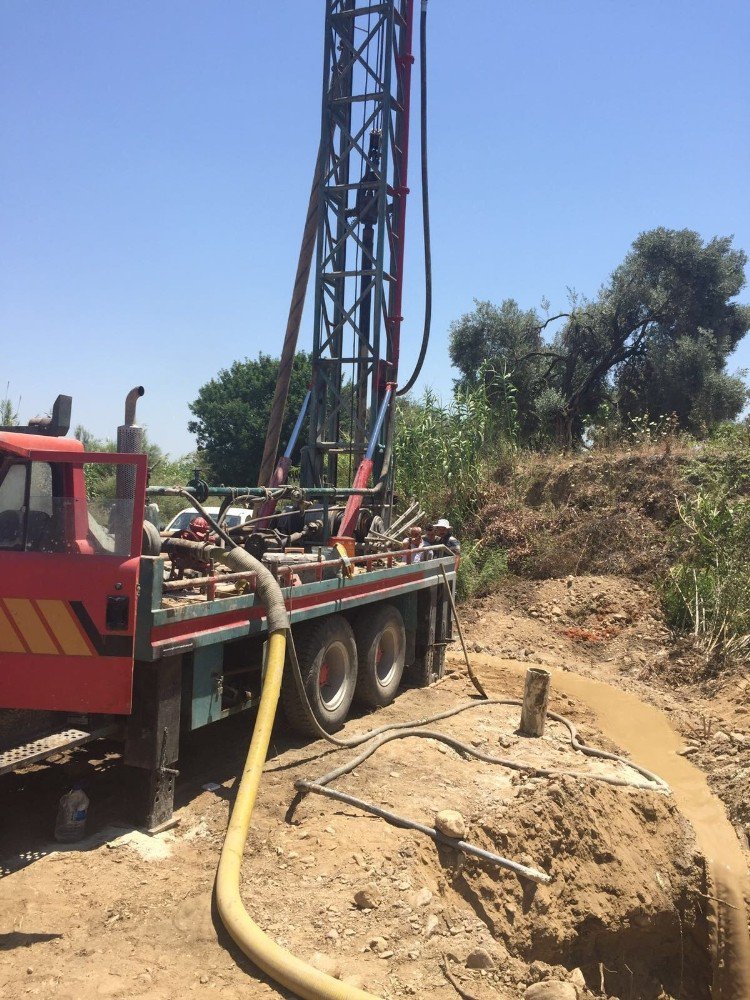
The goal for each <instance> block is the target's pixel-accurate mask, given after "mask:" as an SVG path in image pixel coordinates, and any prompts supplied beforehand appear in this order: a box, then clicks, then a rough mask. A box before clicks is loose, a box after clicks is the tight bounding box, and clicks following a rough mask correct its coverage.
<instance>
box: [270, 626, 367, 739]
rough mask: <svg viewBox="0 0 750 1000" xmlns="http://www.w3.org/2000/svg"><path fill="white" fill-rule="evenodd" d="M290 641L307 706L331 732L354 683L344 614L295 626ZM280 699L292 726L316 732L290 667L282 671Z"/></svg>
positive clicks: (348, 701)
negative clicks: (293, 645) (297, 662)
mask: <svg viewBox="0 0 750 1000" xmlns="http://www.w3.org/2000/svg"><path fill="white" fill-rule="evenodd" d="M294 641H295V646H296V648H297V658H298V659H299V665H300V670H301V672H302V678H303V680H304V682H305V691H306V692H307V697H308V700H309V702H310V707H311V708H312V710H313V714H314V716H315V718H316V719H317V720H318V722H319V723H320V725H321V726H322V727H323V729H325V731H326V732H327V733H333V732H335V731H336V730H337V729H340V728H341V727H342V726H343V724H344V721H345V719H346V716H347V714H348V712H349V708H350V706H351V703H352V699H353V697H354V691H355V688H356V685H357V644H356V642H355V641H354V633H353V632H352V629H351V626H350V625H349V622H348V621H347V620H346V618H343V617H342V616H341V615H334V616H333V617H332V618H324V619H323V620H322V621H320V622H314V623H313V624H311V625H306V626H302V627H301V628H299V629H295V635H294ZM281 701H282V705H283V706H284V714H285V715H286V718H287V722H288V723H289V725H290V726H291V727H292V729H295V730H296V731H297V732H299V733H308V734H310V735H312V736H315V735H317V734H316V732H315V729H314V728H313V726H312V723H311V722H310V719H309V718H308V716H307V712H306V711H305V708H304V706H303V705H302V702H301V701H300V697H299V694H298V693H297V685H296V684H295V682H294V676H293V675H292V671H291V668H290V667H287V669H286V670H285V671H284V683H283V685H282V689H281Z"/></svg>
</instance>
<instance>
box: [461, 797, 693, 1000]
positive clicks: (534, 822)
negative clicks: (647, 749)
mask: <svg viewBox="0 0 750 1000" xmlns="http://www.w3.org/2000/svg"><path fill="white" fill-rule="evenodd" d="M479 826H480V828H481V831H482V840H483V841H484V843H485V844H486V845H489V846H491V847H492V848H494V849H496V850H504V851H506V852H510V853H511V854H516V853H522V852H523V851H526V852H528V854H529V855H530V856H532V857H534V858H538V859H540V860H541V864H542V867H544V868H545V869H547V870H549V871H550V873H552V874H553V876H554V881H553V883H552V884H551V885H550V886H539V887H533V886H526V887H524V888H523V889H521V887H519V886H517V885H512V884H511V883H512V881H513V880H512V879H511V878H509V877H508V876H507V875H505V874H500V873H498V872H497V871H493V870H491V869H489V868H486V867H481V868H480V867H479V866H467V869H466V870H465V871H464V873H462V876H461V878H462V880H463V883H464V886H465V888H464V894H465V895H466V896H467V898H469V899H470V900H471V901H472V902H473V904H474V905H475V907H477V909H478V911H479V912H481V914H482V915H483V917H484V919H485V920H486V921H487V923H488V925H489V926H490V927H491V929H492V932H493V935H494V936H495V937H496V938H499V939H500V940H502V941H503V942H504V943H505V945H506V947H507V948H508V950H509V951H511V952H512V953H513V954H516V955H520V956H521V957H522V958H524V959H526V960H527V961H531V962H533V961H535V960H536V961H543V962H545V963H548V964H549V965H553V966H554V965H557V964H560V963H564V964H566V965H568V966H570V965H571V964H573V965H575V966H578V967H579V968H580V969H581V970H582V972H583V974H584V976H585V978H586V981H587V983H588V984H589V986H590V987H592V988H596V987H598V986H599V984H600V981H601V978H600V977H601V975H602V963H603V967H604V969H606V975H605V982H606V988H607V992H608V993H609V994H615V995H617V996H638V997H642V998H644V1000H650V998H656V997H659V996H661V995H662V992H661V991H662V989H664V990H665V991H666V992H667V993H668V994H673V995H674V996H685V997H687V996H695V997H698V996H703V995H705V992H706V985H707V982H706V974H707V969H706V966H705V960H704V958H703V957H702V956H703V955H704V954H705V945H706V939H705V930H704V926H703V920H702V917H701V914H700V909H701V907H700V905H699V897H698V896H697V895H696V892H700V891H702V875H701V874H700V868H699V867H698V866H696V858H695V856H694V853H693V845H692V840H691V837H690V835H688V834H687V831H686V828H685V826H684V824H683V822H682V821H681V820H680V819H679V817H678V815H677V812H676V807H675V806H674V803H673V802H672V801H671V800H670V799H668V798H665V797H661V796H659V797H655V796H654V795H653V794H649V793H644V792H637V791H629V792H626V794H625V795H624V796H623V794H622V790H621V789H615V788H611V787H609V786H603V785H594V784H591V785H586V786H585V787H582V786H581V785H580V783H578V782H576V781H575V780H573V779H570V778H561V779H559V780H557V781H553V782H550V783H546V784H545V786H544V787H540V786H539V784H538V783H537V782H534V781H531V782H529V781H528V780H523V779H521V780H520V781H519V782H518V788H517V793H516V796H515V798H514V800H512V801H507V802H504V803H502V804H501V805H500V806H499V807H495V808H491V809H489V810H488V811H487V813H486V814H485V815H484V816H483V817H482V818H481V820H480V821H479ZM519 890H520V891H519ZM681 947H682V948H684V952H685V954H684V956H683V958H682V959H680V949H681ZM681 961H683V962H685V963H686V965H685V967H684V968H681ZM683 977H684V981H687V982H689V983H691V986H690V988H689V990H688V992H686V991H685V989H684V982H683Z"/></svg>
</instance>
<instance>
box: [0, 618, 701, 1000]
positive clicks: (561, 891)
mask: <svg viewBox="0 0 750 1000" xmlns="http://www.w3.org/2000/svg"><path fill="white" fill-rule="evenodd" d="M483 613H484V614H487V613H488V612H487V610H486V609H485V611H484V612H483V611H482V610H481V609H479V611H478V614H479V615H480V617H481V615H482V614H483ZM529 620H530V621H534V620H533V619H529ZM472 629H473V630H474V634H475V635H477V634H480V632H481V634H482V635H483V636H485V638H486V637H487V636H488V634H490V633H493V638H494V626H493V627H490V626H489V625H488V624H487V623H486V622H485V623H482V624H481V625H480V624H479V622H478V621H477V622H475V623H474V624H473V625H472ZM472 642H478V640H477V639H472ZM483 670H485V671H488V670H490V671H491V676H490V675H489V674H488V680H489V681H490V686H491V689H492V692H493V695H495V696H501V697H502V696H510V697H517V696H518V695H519V694H520V690H521V683H522V679H521V678H520V677H519V675H518V674H517V673H514V672H510V671H506V670H505V669H504V668H503V666H502V664H500V663H499V662H497V661H495V662H494V663H493V664H492V665H491V667H488V666H487V665H486V664H485V665H484V666H483ZM471 695H472V689H471V688H470V687H469V686H468V685H467V683H466V681H465V678H464V675H463V672H462V671H461V669H460V667H459V666H458V664H456V663H454V664H452V665H451V673H450V675H449V676H448V677H447V678H446V679H445V680H444V681H443V682H441V683H440V684H439V685H438V686H437V687H435V688H433V689H430V690H421V691H417V690H412V691H408V692H405V693H404V694H403V695H401V696H400V697H399V699H398V701H397V702H396V704H394V705H393V706H391V707H390V708H389V709H386V710H384V711H383V712H381V713H379V715H378V717H377V722H378V724H382V723H385V722H387V721H395V720H401V719H407V718H418V717H421V716H423V715H425V714H428V713H430V714H431V713H433V712H439V711H441V710H444V709H446V708H448V707H452V706H453V705H455V704H457V703H458V702H460V701H465V700H467V699H470V698H471ZM551 707H552V708H553V709H555V710H556V711H558V712H560V713H562V714H564V715H566V716H568V717H569V718H571V719H572V720H573V721H575V722H576V724H577V725H578V726H579V728H580V731H581V734H582V736H583V737H584V738H585V740H586V741H587V742H589V743H591V744H594V745H600V746H603V747H605V748H609V749H615V748H614V746H613V745H612V744H611V743H609V742H608V741H607V740H606V739H605V738H604V737H602V736H601V735H600V734H599V733H598V732H597V731H596V728H595V726H594V725H593V724H592V717H591V713H590V712H589V711H588V710H587V709H586V708H584V706H583V705H582V704H581V703H579V702H578V701H576V700H575V699H574V698H570V697H569V696H567V695H564V694H560V693H556V692H553V696H552V702H551ZM248 721H249V720H247V719H242V718H239V719H232V720H228V721H227V722H226V723H222V724H220V725H217V726H213V727H209V728H208V729H207V730H206V731H205V732H199V733H196V734H194V735H193V736H192V737H191V738H190V739H189V740H188V741H187V744H186V748H185V751H184V753H183V756H182V758H181V760H180V769H181V777H180V781H179V786H178V794H179V802H178V805H179V810H178V816H179V819H180V825H179V826H178V827H177V828H176V829H175V830H174V831H170V832H167V833H165V834H161V835H159V836H157V837H155V838H148V837H145V836H144V835H141V834H140V833H138V832H133V831H132V828H129V827H128V825H127V818H128V812H129V810H130V808H131V806H132V798H133V796H134V794H135V788H134V786H133V784H132V782H130V783H128V781H125V782H124V783H123V777H124V775H123V772H122V769H121V767H120V765H119V763H118V762H117V760H116V758H114V757H113V756H111V755H109V754H103V753H102V748H101V747H100V748H98V749H99V752H98V755H97V756H94V757H92V756H90V755H87V754H86V753H84V752H83V751H79V752H77V753H75V754H73V755H72V756H71V758H70V759H69V761H68V762H67V764H64V765H63V766H60V765H57V766H52V765H50V766H40V767H37V768H33V769H29V770H28V771H26V772H24V773H22V774H17V775H13V776H9V778H8V779H7V780H4V781H3V782H2V784H0V809H2V813H3V816H4V817H5V818H6V822H5V825H4V829H3V832H2V834H1V835H0V858H2V860H3V862H4V864H5V866H6V872H7V875H6V877H5V878H4V879H2V881H0V920H1V921H2V924H1V925H0V986H2V990H3V993H4V994H5V995H12V994H24V995H30V996H39V997H53V996H54V997H56V998H58V1000H86V998H89V997H99V996H111V997H128V998H129V997H134V998H144V1000H167V998H170V997H172V996H175V995H182V994H185V993H189V994H191V995H195V996H200V997H203V996H205V997H210V996H215V995H218V994H219V993H220V994H221V995H222V997H227V998H233V997H237V998H239V997H247V996H264V995H268V996H276V995H284V994H283V992H279V991H278V990H276V989H275V987H273V986H272V985H271V984H269V983H267V982H265V981H263V980H262V979H261V978H258V975H257V972H256V970H254V969H253V968H252V966H251V965H250V963H248V962H247V961H246V960H245V959H244V957H242V956H241V955H239V953H238V952H237V950H236V949H235V948H234V946H233V945H232V944H231V942H229V941H228V939H227V937H226V935H225V934H224V933H223V932H222V931H221V929H220V927H219V925H218V922H217V921H216V918H215V914H214V913H213V911H212V905H211V887H212V882H213V876H214V872H215V866H216V862H217V859H218V852H219V847H220V843H221V840H222V837H223V833H224V829H225V826H226V821H227V815H228V810H229V803H230V800H231V797H232V789H233V787H234V777H233V776H234V775H235V774H236V773H237V772H238V771H239V769H240V767H241V763H242V759H243V755H244V751H245V749H246V743H247V737H248ZM370 724H371V720H370V719H369V718H362V719H359V720H357V719H354V720H353V721H351V722H350V723H349V724H348V726H347V730H346V731H347V732H349V733H354V732H358V731H362V730H363V729H365V728H369V726H370ZM517 725H518V709H517V708H510V707H504V706H486V705H481V706H480V707H478V708H476V709H472V710H471V711H467V712H465V713H463V714H461V715H458V716H456V717H454V718H452V719H450V720H445V721H443V722H441V723H440V724H439V728H440V729H442V730H443V731H445V732H448V733H450V734H452V735H454V736H456V737H458V738H459V739H461V740H462V741H464V742H467V743H470V744H473V745H475V746H477V747H479V748H481V749H483V750H485V751H486V752H489V753H494V754H501V755H504V756H507V757H510V758H513V759H516V760H518V761H526V762H529V763H533V764H535V765H538V766H544V767H552V768H555V769H559V770H561V771H564V770H571V769H574V770H577V771H584V772H587V773H589V774H592V775H593V774H610V775H613V774H620V775H623V774H633V776H634V777H637V776H636V775H634V773H633V772H632V770H631V769H629V768H626V767H624V766H623V765H620V764H612V763H609V762H601V761H593V760H591V759H589V758H585V757H583V756H582V755H581V754H580V753H577V752H575V751H573V750H572V749H571V747H570V745H569V742H568V739H567V735H566V731H565V729H564V728H563V727H562V726H560V725H559V724H556V723H550V724H549V725H548V728H547V730H546V732H545V736H544V737H543V738H542V739H540V740H530V739H524V738H521V737H519V736H518V735H517V733H516V728H517ZM90 753H91V751H90ZM351 754H352V751H340V750H332V748H330V747H329V746H328V745H325V744H322V743H313V744H310V745H304V746H302V745H300V744H295V743H290V742H289V741H288V740H287V739H286V738H285V737H284V735H283V732H282V731H281V729H279V732H278V734H277V737H276V738H275V740H274V743H273V746H272V753H271V757H270V759H269V763H268V766H267V771H266V775H265V778H264V782H263V785H262V788H261V794H260V798H259V802H258V806H257V812H256V818H255V820H254V824H253V829H252V831H251V836H250V840H249V842H248V848H247V852H246V860H245V864H244V868H243V893H244V897H245V900H246V902H247V904H248V907H249V909H250V912H251V913H252V914H253V916H254V917H255V919H256V920H257V921H258V922H259V923H260V925H261V926H262V927H264V929H266V930H267V931H268V932H269V933H270V934H271V935H272V936H273V937H274V938H275V939H276V940H277V941H279V942H280V943H281V944H284V945H286V946H288V947H289V948H290V949H291V950H292V951H294V952H295V953H297V954H299V955H300V956H301V957H303V958H308V959H309V958H313V960H314V961H315V962H316V964H319V965H321V966H323V967H325V968H327V969H330V971H332V972H334V973H335V974H338V975H339V976H341V977H342V978H345V977H347V976H350V977H354V981H356V982H359V983H360V984H364V985H365V986H366V987H367V988H368V989H369V990H371V991H372V992H374V993H375V994H376V995H380V996H383V997H389V998H390V997H393V998H396V997H403V996H410V995H414V996H425V997H427V996H429V997H436V998H438V1000H441V998H445V1000H448V998H454V997H456V996H458V995H462V996H464V997H475V998H476V1000H484V998H490V997H498V998H508V1000H509V998H511V997H512V998H518V997H523V996H524V993H525V991H526V990H527V989H528V988H529V987H530V986H532V985H533V984H535V983H544V984H546V986H545V990H546V994H545V992H544V990H543V991H542V993H539V994H538V996H540V997H541V996H543V995H546V996H548V997H550V998H552V997H553V996H556V995H557V996H565V997H567V996H571V997H573V996H578V997H583V996H591V995H594V996H602V995H608V996H610V997H617V998H622V1000H631V998H632V1000H637V998H643V1000H656V998H657V997H674V998H678V997H679V998H680V1000H702V998H705V997H707V996H708V995H709V985H708V983H709V976H710V963H709V960H708V952H707V926H706V919H705V915H706V908H705V901H706V893H707V882H706V873H705V868H704V864H703V861H702V858H701V856H700V854H699V853H698V852H697V850H696V843H695V839H694V836H693V832H692V830H691V829H690V827H689V825H688V824H687V822H686V821H685V820H684V819H683V818H682V816H681V815H680V813H679V812H678V810H677V807H676V805H675V802H674V800H673V799H672V798H671V797H669V796H665V795H664V794H662V793H660V792H654V791H645V790H636V789H632V788H621V787H613V786H610V785H607V784H603V783H601V782H597V781H594V780H592V779H590V778H587V777H577V778H574V777H568V776H562V775H561V776H559V777H555V778H552V779H546V778H545V779H542V778H536V777H530V776H528V775H525V774H519V773H516V772H513V771H510V770H507V769H505V768H502V767H498V766H495V765H489V764H485V763H482V762H479V761H477V760H476V759H463V758H462V757H460V756H459V755H458V754H457V753H455V752H454V751H453V750H450V749H448V748H446V747H444V746H441V745H438V744H437V743H434V742H432V741H427V740H419V741H416V740H399V741H396V742H393V743H389V744H388V745H386V746H385V747H383V748H382V749H381V750H380V751H378V753H377V754H376V755H375V756H374V757H372V758H370V760H368V761H367V762H365V763H364V764H362V765H361V766H360V767H358V769H357V770H356V772H355V773H354V774H352V775H349V776H346V777H345V778H342V779H340V780H339V781H338V782H337V787H339V788H340V789H342V790H345V791H349V792H350V793H351V794H354V795H357V796H359V797H362V798H366V799H370V800H371V801H374V802H376V803H378V804H380V805H383V806H386V807H388V808H391V809H393V810H395V811H397V812H401V813H404V814H407V815H409V816H410V817H412V818H414V819H417V820H420V821H421V822H423V823H425V824H427V825H431V824H432V822H433V820H434V816H435V813H436V812H437V811H438V810H442V809H446V808H450V809H455V810H458V811H460V812H461V813H462V815H463V816H464V818H465V821H466V825H467V839H468V840H470V841H472V842H474V843H476V844H478V845H479V846H481V847H484V848H486V849H487V850H490V851H493V852H497V853H500V854H503V855H505V856H508V857H510V858H512V859H514V860H518V861H521V862H522V863H525V864H532V865H534V866H537V867H539V868H541V869H542V870H543V871H545V872H547V873H549V874H550V875H551V876H552V881H551V883H550V884H549V885H544V886H536V885H534V884H532V883H529V882H526V881H524V880H522V879H520V878H519V877H518V876H516V875H514V874H512V873H510V872H508V871H506V870H504V869H501V868H498V867H497V866H495V865H493V864H491V863H489V862H485V861H479V860H474V859H470V858H467V857H465V856H463V855H458V854H456V853H455V852H454V851H453V850H452V849H448V848H443V847H441V848H438V847H436V846H435V845H434V844H433V843H432V842H431V841H430V840H428V839H426V838H425V837H424V836H423V835H420V834H418V833H416V832H413V831H406V830H400V829H396V828H394V827H392V826H389V825H386V824H385V823H384V822H383V821H382V820H380V819H377V818H375V817H372V816H369V815H366V814H363V813H362V812H360V811H359V810H357V809H354V808H351V807H349V806H345V805H341V804H340V803H335V802H332V801H330V800H328V799H323V798H320V797H317V796H312V795H311V796H308V797H307V798H305V799H303V800H302V802H300V803H299V804H298V805H297V806H296V808H295V809H294V810H293V811H292V812H291V813H290V805H291V803H292V799H293V795H294V790H293V783H294V780H295V779H296V778H298V777H306V778H310V777H315V776H319V775H321V774H323V773H324V772H326V771H328V770H330V769H332V768H333V767H334V766H338V765H339V764H340V763H341V762H342V761H343V760H344V759H347V758H348V757H349V756H350V755H351ZM78 775H80V776H83V777H84V778H85V780H86V783H87V788H88V790H89V794H90V796H91V799H92V809H91V829H92V834H93V836H92V837H91V838H90V839H89V841H88V842H86V843H84V845H82V846H81V848H80V849H74V850H66V851H62V852H57V853H54V845H52V844H50V842H49V839H48V834H49V830H50V827H51V825H52V823H53V821H54V812H55V806H56V800H57V796H58V795H59V794H60V792H61V791H62V790H64V788H65V786H66V784H67V783H68V782H69V781H70V780H71V777H72V776H78ZM638 780H640V779H638ZM209 782H211V786H210V788H211V790H204V789H203V787H202V786H203V785H204V784H207V783H209ZM50 851H52V852H53V853H48V852H50ZM477 965H478V966H481V968H472V966H477ZM556 984H557V987H556ZM559 984H567V985H566V986H560V985H559ZM556 988H557V992H555V989H556ZM561 989H562V990H567V991H568V992H562V993H561V992H559V991H560V990H561ZM570 990H572V991H573V992H572V993H570V992H569V991H570ZM602 990H603V991H604V992H602Z"/></svg>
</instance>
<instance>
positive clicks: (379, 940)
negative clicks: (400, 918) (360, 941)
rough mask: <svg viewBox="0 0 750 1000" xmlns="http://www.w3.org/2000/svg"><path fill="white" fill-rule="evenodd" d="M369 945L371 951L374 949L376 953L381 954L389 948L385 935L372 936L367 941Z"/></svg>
mask: <svg viewBox="0 0 750 1000" xmlns="http://www.w3.org/2000/svg"><path fill="white" fill-rule="evenodd" d="M367 947H368V948H369V949H370V951H374V952H375V954H376V955H379V954H381V953H382V952H384V951H387V950H388V942H387V941H386V939H385V938H384V937H374V938H370V940H369V941H368V942H367Z"/></svg>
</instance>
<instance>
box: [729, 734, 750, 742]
mask: <svg viewBox="0 0 750 1000" xmlns="http://www.w3.org/2000/svg"><path fill="white" fill-rule="evenodd" d="M729 736H730V737H731V739H732V742H733V743H740V744H743V743H750V737H749V736H746V735H745V733H730V734H729Z"/></svg>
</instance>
